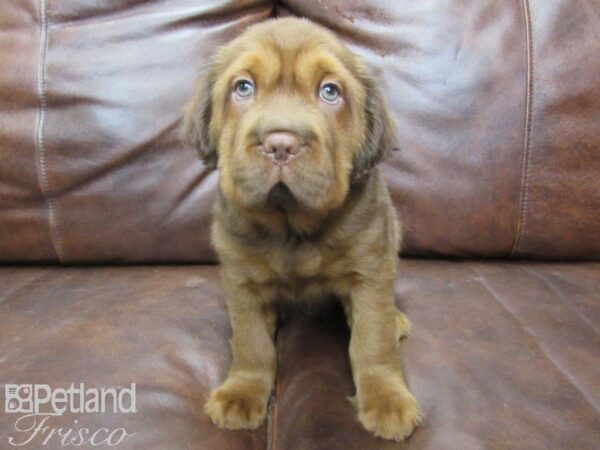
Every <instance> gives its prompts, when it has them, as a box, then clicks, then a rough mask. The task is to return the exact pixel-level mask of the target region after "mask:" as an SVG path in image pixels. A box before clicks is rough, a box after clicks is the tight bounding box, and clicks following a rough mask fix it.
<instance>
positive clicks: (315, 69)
mask: <svg viewBox="0 0 600 450" xmlns="http://www.w3.org/2000/svg"><path fill="white" fill-rule="evenodd" d="M220 59H221V64H220V66H221V67H220V69H219V71H220V73H221V76H222V79H223V80H224V81H225V82H227V81H226V80H229V81H230V80H231V79H232V78H234V77H235V76H237V75H240V74H244V73H246V74H249V75H250V76H252V77H253V78H254V80H255V81H256V82H257V83H259V84H260V85H261V86H262V87H263V88H266V89H269V88H274V87H285V86H289V87H292V86H295V87H299V86H303V87H307V86H310V87H314V84H315V83H318V82H319V81H320V80H321V79H323V78H324V77H326V76H333V77H337V78H339V80H340V82H342V83H344V82H345V83H348V82H352V80H355V78H356V77H355V75H354V58H353V55H352V54H351V53H350V52H349V51H348V50H347V49H346V48H345V47H343V46H342V45H341V44H340V43H338V42H337V41H336V40H334V39H332V38H331V37H330V36H328V35H322V34H319V33H312V34H308V35H307V36H302V35H300V36H299V35H297V34H296V35H295V36H294V35H291V34H280V35H273V34H271V33H253V34H251V35H249V36H247V37H246V38H245V39H240V40H238V41H236V42H234V43H233V44H232V45H230V46H228V47H226V48H225V49H224V51H223V54H222V55H221V58H220Z"/></svg>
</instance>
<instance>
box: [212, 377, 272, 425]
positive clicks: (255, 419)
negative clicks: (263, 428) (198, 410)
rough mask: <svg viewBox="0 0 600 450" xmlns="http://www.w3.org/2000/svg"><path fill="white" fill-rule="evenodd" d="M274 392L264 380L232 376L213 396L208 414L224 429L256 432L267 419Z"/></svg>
mask: <svg viewBox="0 0 600 450" xmlns="http://www.w3.org/2000/svg"><path fill="white" fill-rule="evenodd" d="M270 390H271V387H270V385H269V383H267V382H265V381H264V380H263V379H262V378H261V377H257V378H241V377H236V376H231V377H229V378H228V379H227V380H226V381H225V383H223V385H222V386H221V387H220V388H218V389H216V390H215V391H213V392H212V393H211V395H210V397H209V399H208V401H207V402H206V405H204V411H205V412H206V414H208V415H209V416H210V418H211V420H212V421H213V423H214V424H215V425H217V426H218V427H220V428H226V429H228V430H242V429H246V430H254V429H256V428H258V427H259V426H260V424H261V423H262V422H263V420H264V418H265V416H266V415H267V402H268V400H269V394H270Z"/></svg>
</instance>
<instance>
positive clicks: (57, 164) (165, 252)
mask: <svg viewBox="0 0 600 450" xmlns="http://www.w3.org/2000/svg"><path fill="white" fill-rule="evenodd" d="M271 12H272V6H271V5H270V4H269V2H265V1H259V0H256V1H245V2H239V1H227V0H220V1H214V2H193V1H186V0H177V1H171V2H157V1H139V0H138V1H131V0H118V1H94V2H80V1H75V0H74V1H71V0H69V1H63V0H61V1H49V0H45V1H39V2H32V1H30V2H26V3H24V2H21V1H20V0H6V1H3V2H2V8H1V10H0V24H2V38H0V60H1V61H2V67H3V70H2V72H1V74H0V143H1V144H0V158H1V161H2V164H1V166H0V261H49V260H58V261H61V262H63V263H75V262H92V261H110V262H126V261H130V262H131V261H136V262H139V261H214V254H213V251H212V248H211V247H210V243H209V239H208V228H209V222H210V211H211V205H212V202H213V199H214V191H215V181H216V173H209V172H208V171H207V170H206V169H205V168H204V167H203V165H202V164H201V163H200V161H199V160H198V159H197V157H196V155H195V152H194V151H193V150H192V149H186V148H183V147H182V145H181V144H180V143H179V139H178V126H179V121H180V118H181V115H182V109H183V105H184V104H185V102H186V101H187V99H188V98H189V96H190V95H191V92H192V90H193V84H194V80H195V78H196V74H197V71H198V68H199V67H200V66H201V65H202V63H203V62H204V61H206V60H207V59H208V57H209V56H210V55H212V54H213V52H214V49H215V48H216V47H217V46H218V45H219V44H220V43H222V42H225V41H228V40H230V39H231V38H232V37H233V36H235V35H237V33H239V31H240V30H241V29H243V28H244V27H246V26H248V25H249V24H251V23H254V22H257V21H260V20H263V19H265V18H266V17H268V16H269V15H270V14H271ZM4 67H8V68H10V69H9V70H6V71H5V70H4Z"/></svg>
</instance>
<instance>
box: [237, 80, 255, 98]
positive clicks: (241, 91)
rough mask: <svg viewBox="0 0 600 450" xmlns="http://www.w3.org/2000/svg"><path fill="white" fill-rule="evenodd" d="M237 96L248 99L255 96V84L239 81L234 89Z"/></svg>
mask: <svg viewBox="0 0 600 450" xmlns="http://www.w3.org/2000/svg"><path fill="white" fill-rule="evenodd" d="M233 90H234V92H235V94H236V95H237V96H238V97H240V98H248V97H250V96H251V95H252V94H254V84H252V82H251V81H249V80H238V81H236V82H235V85H234V87H233Z"/></svg>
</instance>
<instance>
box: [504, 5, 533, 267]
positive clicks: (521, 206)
mask: <svg viewBox="0 0 600 450" xmlns="http://www.w3.org/2000/svg"><path fill="white" fill-rule="evenodd" d="M522 4H523V16H524V19H525V39H526V60H527V62H526V64H527V79H526V103H525V136H524V138H523V163H522V168H521V183H520V189H519V200H518V203H517V223H516V229H515V240H514V243H513V246H512V249H511V251H510V254H511V255H514V254H515V253H516V252H518V251H519V247H520V245H521V241H522V237H523V233H524V230H525V225H526V222H527V201H528V198H529V197H528V193H529V173H530V155H531V115H532V103H533V33H532V26H531V7H530V4H529V0H523V3H522Z"/></svg>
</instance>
